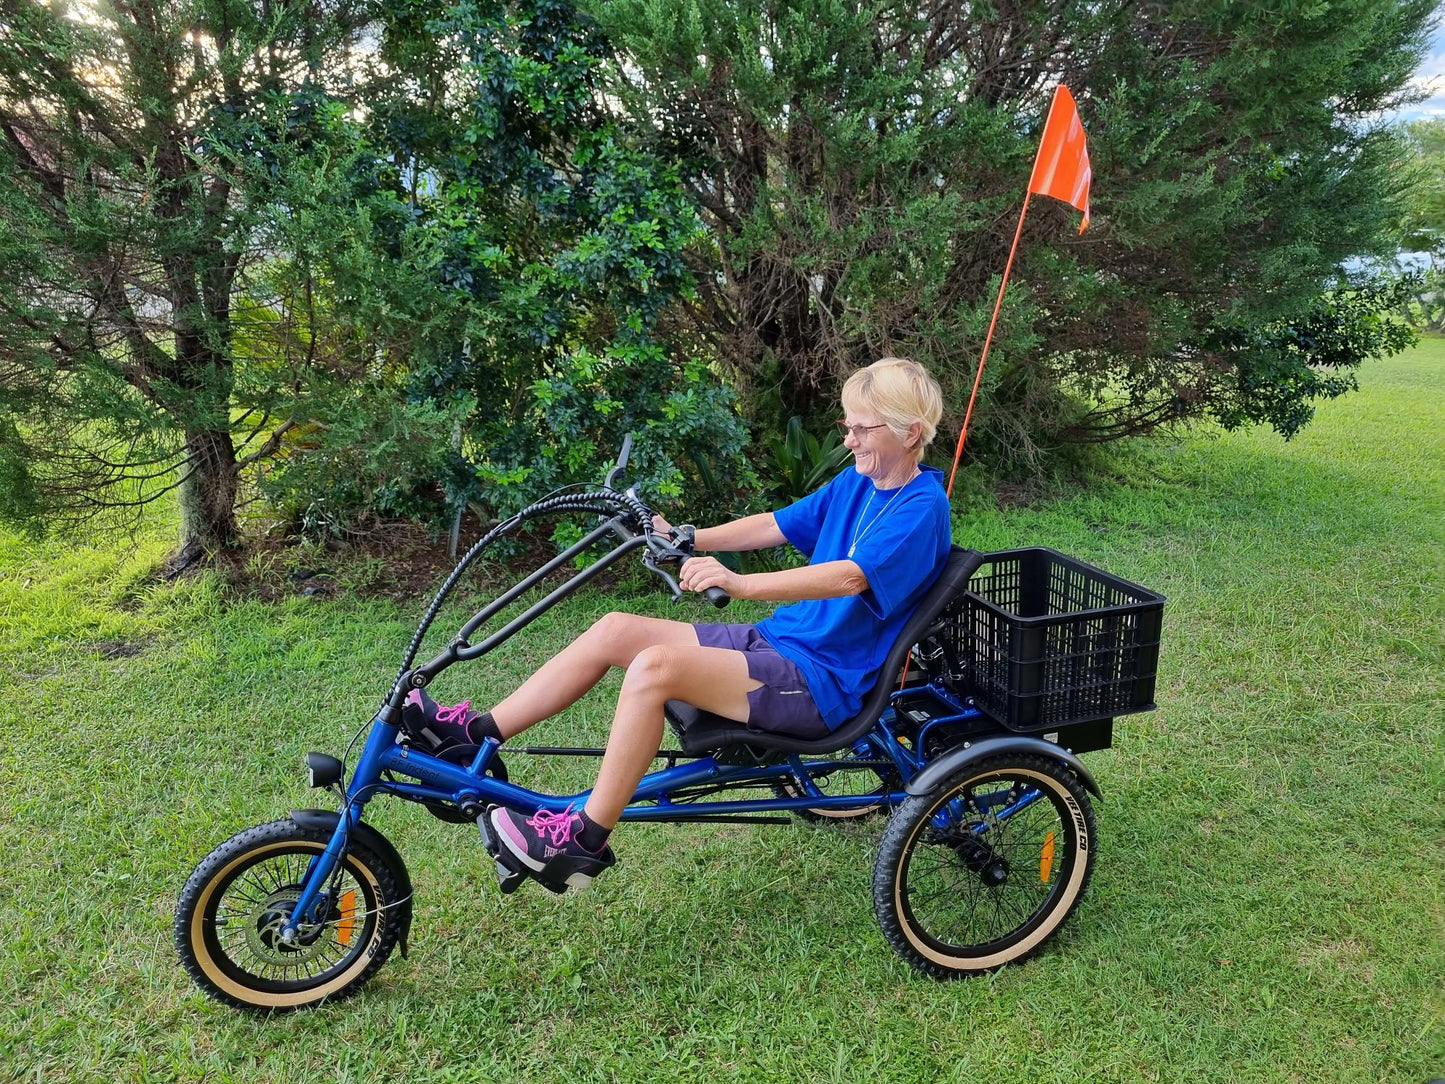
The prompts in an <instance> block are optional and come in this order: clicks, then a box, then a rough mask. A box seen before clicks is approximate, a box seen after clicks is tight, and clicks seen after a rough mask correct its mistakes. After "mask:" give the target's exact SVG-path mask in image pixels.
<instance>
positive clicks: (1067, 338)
mask: <svg viewBox="0 0 1445 1084" xmlns="http://www.w3.org/2000/svg"><path fill="white" fill-rule="evenodd" d="M591 10H593V11H594V12H595V13H596V15H597V17H598V19H599V21H600V23H601V25H602V27H603V29H604V30H605V31H606V32H607V33H608V35H609V36H610V37H611V39H612V41H613V42H614V44H615V45H616V46H617V48H618V50H619V54H620V59H619V62H618V63H617V64H616V65H615V66H614V67H613V69H612V75H613V83H612V88H613V94H614V96H615V97H616V99H617V100H618V102H619V103H620V108H621V109H623V110H624V111H626V112H627V113H628V115H630V116H632V117H634V118H635V119H637V120H638V121H639V122H641V121H642V120H643V119H644V118H660V122H659V128H660V131H659V135H658V138H657V143H656V146H657V147H658V148H659V150H660V151H664V152H666V153H669V154H675V155H677V156H678V157H679V159H680V160H681V161H682V162H683V163H684V176H685V178H686V180H687V183H688V187H689V191H690V192H691V193H692V195H693V197H694V199H696V200H697V201H698V203H699V205H700V206H701V207H702V208H703V209H704V219H705V221H706V223H707V226H708V228H709V231H710V234H711V238H712V242H713V243H712V245H711V246H709V247H707V248H696V249H693V250H691V251H692V254H693V259H694V267H695V270H696V272H697V278H698V283H699V289H700V303H699V305H698V306H696V308H695V310H694V314H695V318H696V323H697V329H698V333H700V334H701V335H703V336H705V337H706V340H707V341H708V342H710V343H711V345H712V348H713V349H714V350H715V351H716V355H717V357H719V358H720V359H724V360H725V361H726V363H727V364H728V365H730V366H732V367H734V368H735V371H736V372H737V374H738V375H739V376H740V377H741V378H742V379H743V380H744V381H745V382H746V383H748V384H749V385H751V386H752V387H753V388H754V389H758V388H760V387H774V386H775V387H777V389H778V394H779V395H780V397H781V399H782V402H781V403H780V404H778V406H777V413H778V414H779V415H780V416H785V415H786V414H787V413H804V414H808V415H810V416H812V417H815V418H816V417H819V416H821V415H822V414H823V413H824V412H825V411H826V410H827V409H828V408H827V406H826V404H827V403H829V402H830V401H831V399H832V397H833V395H834V389H835V388H836V385H837V382H838V381H839V379H840V378H841V377H842V376H843V375H844V374H845V373H846V372H847V371H849V370H850V369H852V368H854V367H856V366H858V365H860V364H865V363H867V362H869V361H872V360H874V359H875V358H876V357H878V356H879V355H881V354H883V353H886V352H896V353H907V354H911V355H913V356H915V357H917V358H918V359H919V360H921V361H924V362H925V363H926V364H928V365H929V366H930V368H932V369H933V370H934V371H935V372H936V373H938V374H939V375H940V377H941V378H942V380H943V383H944V385H945V391H946V392H947V393H948V396H947V397H948V401H949V403H950V404H951V406H952V407H953V408H954V409H955V410H957V411H958V412H959V413H960V414H961V410H962V405H963V403H964V402H965V401H966V395H965V394H964V389H965V388H966V386H967V384H968V383H969V382H970V381H971V378H972V372H973V367H974V365H975V364H976V362H977V359H978V353H979V348H980V346H981V344H982V339H983V334H984V331H985V329H986V327H987V322H988V314H989V310H990V308H991V306H992V302H993V296H994V292H995V290H996V288H997V282H998V278H997V276H998V275H999V274H1000V273H1001V271H1002V269H1003V264H1004V258H1005V255H1006V253H1007V251H1008V247H1009V243H1010V241H1011V239H1012V233H1013V229H1014V223H1015V220H1016V217H1017V211H1018V206H1019V203H1020V200H1021V197H1022V189H1023V186H1024V182H1025V180H1026V178H1027V176H1028V173H1029V166H1030V162H1031V159H1032V156H1033V153H1034V148H1035V146H1036V145H1037V139H1038V135H1039V132H1040V129H1041V126H1042V123H1043V119H1044V116H1045V113H1046V107H1047V103H1048V99H1049V95H1050V94H1051V91H1052V88H1053V86H1054V85H1055V84H1056V83H1058V82H1064V83H1066V84H1067V85H1068V86H1069V87H1070V88H1071V89H1072V90H1073V91H1074V94H1075V96H1076V98H1078V100H1079V103H1080V110H1081V113H1082V115H1083V120H1084V124H1085V127H1086V129H1087V131H1088V134H1089V139H1090V145H1091V151H1092V158H1093V166H1094V187H1093V193H1094V206H1093V210H1094V223H1093V226H1092V227H1091V229H1090V230H1089V232H1088V233H1087V234H1085V235H1083V236H1082V237H1079V236H1076V235H1075V231H1074V230H1073V229H1071V228H1070V227H1071V224H1072V223H1074V222H1076V221H1077V219H1076V216H1075V215H1074V214H1073V213H1072V212H1070V211H1068V210H1067V209H1066V208H1063V207H1061V206H1049V205H1048V202H1047V201H1044V202H1043V203H1042V204H1035V206H1034V209H1033V210H1032V212H1031V213H1030V216H1029V220H1028V225H1027V226H1026V228H1025V237H1024V241H1023V245H1022V249H1021V257H1020V261H1019V264H1018V265H1017V266H1016V270H1015V274H1014V278H1013V282H1012V285H1011V286H1010V291H1009V292H1010V296H1009V299H1008V301H1007V304H1006V306H1005V310H1004V313H1003V317H1002V320H1001V330H1000V334H999V336H998V338H997V339H996V340H995V347H994V352H993V354H992V355H991V361H990V372H989V373H988V375H987V377H986V383H987V384H988V385H989V386H988V389H987V392H986V395H987V404H988V405H987V408H986V409H985V410H984V411H983V413H982V421H981V426H980V428H979V430H978V433H977V435H978V437H979V438H980V439H981V440H982V441H984V442H985V443H986V444H990V445H991V447H992V450H993V451H994V453H995V454H996V455H1003V456H1006V457H1012V458H1013V459H1014V460H1015V462H1016V464H1017V463H1018V461H1019V460H1024V461H1027V460H1028V459H1029V458H1030V457H1031V456H1032V455H1034V454H1035V453H1037V452H1038V451H1039V450H1040V449H1043V448H1046V447H1048V446H1050V445H1052V444H1055V443H1056V442H1059V441H1099V440H1107V439H1113V438H1116V437H1121V436H1126V435H1130V434H1136V433H1145V432H1149V431H1151V430H1152V429H1154V428H1156V427H1158V426H1161V425H1167V424H1170V423H1172V422H1175V421H1178V420H1181V419H1188V418H1195V417H1204V416H1217V417H1220V418H1222V419H1223V420H1225V421H1226V422H1231V421H1233V420H1235V419H1243V418H1257V419H1260V420H1266V421H1269V422H1270V423H1271V424H1274V425H1276V427H1278V428H1280V429H1281V430H1282V431H1285V432H1291V431H1293V430H1294V429H1295V428H1297V426H1298V424H1300V418H1301V416H1302V412H1303V416H1307V415H1308V410H1309V407H1308V404H1309V402H1310V400H1311V399H1312V398H1314V397H1318V396H1320V395H1329V394H1334V393H1337V392H1338V391H1339V390H1341V389H1342V388H1343V387H1344V386H1345V385H1343V384H1338V383H1332V382H1328V381H1323V382H1322V381H1311V380H1309V379H1307V378H1306V377H1307V374H1308V371H1309V370H1310V367H1311V365H1312V363H1313V362H1314V360H1315V355H1313V354H1312V353H1311V352H1310V350H1309V349H1308V348H1299V349H1292V350H1291V351H1288V352H1287V357H1288V362H1289V378H1288V379H1283V378H1282V374H1281V370H1280V366H1281V364H1282V363H1283V358H1284V357H1285V356H1286V355H1281V353H1280V352H1279V351H1277V350H1273V349H1266V348H1264V347H1263V346H1250V345H1248V343H1249V335H1248V334H1246V333H1248V332H1252V331H1263V329H1267V328H1271V327H1277V326H1285V325H1289V324H1290V323H1292V322H1298V321H1305V320H1307V319H1309V314H1310V313H1311V312H1313V311H1314V310H1316V309H1317V308H1318V307H1319V306H1320V305H1321V304H1322V303H1323V301H1322V299H1323V298H1324V297H1325V296H1326V294H1327V293H1329V291H1330V290H1332V289H1335V288H1337V287H1338V286H1340V285H1341V283H1340V282H1339V280H1338V268H1339V266H1340V264H1341V263H1342V261H1344V260H1346V259H1347V258H1348V257H1351V256H1357V255H1364V254H1380V253H1386V252H1393V246H1394V240H1395V238H1394V230H1395V223H1397V222H1398V215H1399V211H1400V206H1401V201H1402V200H1403V198H1404V186H1403V183H1402V181H1401V179H1400V178H1399V177H1398V175H1393V174H1392V173H1391V169H1390V166H1391V163H1392V162H1394V161H1395V160H1396V158H1397V156H1398V150H1399V145H1398V138H1397V137H1396V135H1395V134H1394V133H1392V132H1391V131H1389V130H1387V129H1384V128H1382V127H1381V126H1379V125H1378V124H1373V123H1372V118H1373V117H1374V116H1375V115H1376V114H1378V113H1379V112H1381V111H1386V110H1389V109H1390V108H1392V107H1394V106H1397V105H1399V104H1401V103H1402V102H1403V101H1405V100H1406V98H1407V97H1408V95H1409V93H1410V92H1409V91H1408V90H1407V80H1408V78H1409V76H1410V74H1411V72H1412V70H1413V69H1414V67H1415V66H1416V64H1417V62H1418V59H1419V57H1420V56H1421V54H1422V52H1423V50H1424V48H1425V43H1426V39H1427V36H1428V24H1429V23H1430V21H1431V20H1432V18H1433V16H1434V4H1433V3H1432V2H1431V0H1344V2H1342V3H1338V4H1331V5H1329V6H1328V7H1325V6H1320V5H1316V6H1308V5H1305V6H1299V5H1295V6H1293V7H1287V8H1283V9H1281V8H1271V9H1263V8H1259V7H1257V6H1249V5H1238V4H1231V3H1227V2H1225V0H1191V2H1186V3H1180V4H1172V5H1163V6H1161V5H1140V4H1134V3H1128V2H1125V0H1105V2H1103V3H1094V4H1070V3H1058V2H1054V0H1049V2H1031V0H1024V2H1022V3H1010V4H1003V5H982V6H980V5H972V4H953V3H944V2H941V0H936V2H925V3H922V4H919V3H897V2H896V0H868V2H861V3H860V2H857V0H768V2H761V0H681V2H678V0H593V2H592V3H591ZM1265 337H1267V336H1265ZM1297 345H1298V344H1297ZM1372 345H1385V344H1372ZM1362 356H1363V355H1353V356H1352V357H1350V358H1347V359H1343V360H1344V361H1345V364H1346V365H1347V366H1348V365H1350V364H1358V362H1359V360H1360V359H1361V357H1362ZM1334 360H1336V361H1339V360H1341V359H1339V358H1336V359H1334ZM1242 406H1243V409H1241V407H1242Z"/></svg>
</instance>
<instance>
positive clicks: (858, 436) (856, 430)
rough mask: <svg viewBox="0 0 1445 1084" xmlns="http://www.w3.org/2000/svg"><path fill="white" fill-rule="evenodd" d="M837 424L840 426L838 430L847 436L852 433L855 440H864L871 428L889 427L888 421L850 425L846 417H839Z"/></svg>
mask: <svg viewBox="0 0 1445 1084" xmlns="http://www.w3.org/2000/svg"><path fill="white" fill-rule="evenodd" d="M835 424H836V425H837V426H838V432H840V433H842V434H843V436H845V437H846V436H847V435H848V434H849V433H852V434H853V439H854V440H862V439H863V438H864V437H866V436H867V435H868V433H869V431H870V430H873V429H887V428H888V425H887V423H886V422H880V423H879V424H877V425H849V424H848V421H847V419H846V418H839V419H838V421H837V422H836V423H835Z"/></svg>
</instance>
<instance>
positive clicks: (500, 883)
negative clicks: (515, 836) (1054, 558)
mask: <svg viewBox="0 0 1445 1084" xmlns="http://www.w3.org/2000/svg"><path fill="white" fill-rule="evenodd" d="M496 866H497V887H498V888H500V889H501V890H502V895H504V896H510V895H511V894H512V893H513V892H515V891H517V889H519V888H521V887H522V882H523V881H525V880H526V879H527V875H526V874H525V873H523V872H522V871H521V870H519V869H513V868H512V867H510V866H508V865H507V864H506V863H505V862H503V861H502V860H501V859H500V858H498V859H496Z"/></svg>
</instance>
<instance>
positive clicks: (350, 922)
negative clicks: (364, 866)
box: [336, 836, 1053, 945]
mask: <svg viewBox="0 0 1445 1084" xmlns="http://www.w3.org/2000/svg"><path fill="white" fill-rule="evenodd" d="M1049 838H1050V840H1052V839H1053V837H1052V836H1050V837H1049ZM1049 853H1050V854H1052V853H1053V852H1052V850H1050V852H1049ZM340 904H341V905H340V907H339V908H338V909H339V910H340V911H341V921H340V922H338V923H337V924H336V940H338V941H340V942H341V943H342V944H343V945H349V944H351V935H352V933H353V932H355V930H356V918H355V915H356V893H355V892H354V891H351V892H343V893H341V901H340Z"/></svg>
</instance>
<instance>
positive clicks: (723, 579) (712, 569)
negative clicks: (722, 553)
mask: <svg viewBox="0 0 1445 1084" xmlns="http://www.w3.org/2000/svg"><path fill="white" fill-rule="evenodd" d="M745 579H746V577H744V576H739V575H738V574H737V573H736V572H734V571H732V569H730V568H728V567H727V565H725V564H723V563H722V562H721V561H719V560H718V559H717V558H716V557H689V558H688V559H687V560H686V561H684V562H683V563H682V571H681V574H680V575H679V576H678V582H679V583H680V584H682V586H683V588H684V590H687V591H697V592H698V593H701V592H703V591H706V590H707V589H708V588H709V587H721V588H722V589H723V590H724V591H726V592H727V593H728V594H729V595H731V596H732V597H733V598H746V597H747V596H746V595H745V594H744V593H743V591H744V580H745Z"/></svg>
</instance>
